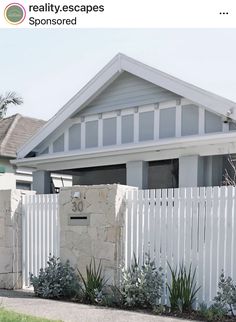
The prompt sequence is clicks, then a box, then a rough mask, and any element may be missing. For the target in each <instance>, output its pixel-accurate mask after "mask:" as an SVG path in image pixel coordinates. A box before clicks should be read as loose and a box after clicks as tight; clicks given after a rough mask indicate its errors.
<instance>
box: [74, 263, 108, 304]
mask: <svg viewBox="0 0 236 322" xmlns="http://www.w3.org/2000/svg"><path fill="white" fill-rule="evenodd" d="M102 271H103V269H102V264H101V260H100V262H99V264H98V266H96V262H95V258H94V257H93V258H92V259H91V261H90V264H89V265H87V266H86V276H85V277H83V275H82V274H81V272H80V271H79V270H78V272H79V276H80V279H81V281H82V289H81V290H82V301H83V302H86V303H90V304H102V303H103V300H104V299H103V297H104V294H103V291H104V288H105V285H106V284H107V280H106V279H105V277H104V276H103V273H102Z"/></svg>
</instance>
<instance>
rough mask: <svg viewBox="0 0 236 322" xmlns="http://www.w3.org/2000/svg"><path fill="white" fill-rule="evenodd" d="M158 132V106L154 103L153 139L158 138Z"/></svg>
mask: <svg viewBox="0 0 236 322" xmlns="http://www.w3.org/2000/svg"><path fill="white" fill-rule="evenodd" d="M159 133H160V108H159V104H156V105H155V108H154V140H155V141H157V140H159Z"/></svg>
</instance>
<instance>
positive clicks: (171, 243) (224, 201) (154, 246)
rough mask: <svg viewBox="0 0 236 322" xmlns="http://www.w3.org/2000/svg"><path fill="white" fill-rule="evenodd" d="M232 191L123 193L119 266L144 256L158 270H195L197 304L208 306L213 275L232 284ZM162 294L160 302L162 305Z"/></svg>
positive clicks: (235, 255) (235, 212)
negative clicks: (122, 259) (122, 246)
mask: <svg viewBox="0 0 236 322" xmlns="http://www.w3.org/2000/svg"><path fill="white" fill-rule="evenodd" d="M235 201H236V188H235V187H207V188H179V189H163V190H140V191H135V190H134V191H129V192H128V193H127V210H126V226H125V231H126V232H125V236H126V237H125V238H126V240H125V265H126V267H127V266H128V265H130V263H131V261H132V258H133V254H136V257H138V258H139V260H140V261H142V260H143V259H144V257H145V253H149V254H150V256H151V258H152V259H155V262H156V265H157V266H158V267H159V266H160V267H162V269H163V273H164V275H165V276H167V281H169V282H170V279H171V277H170V271H169V268H168V264H167V263H170V265H171V266H172V267H173V268H175V267H178V265H179V264H181V263H184V264H185V265H186V267H187V268H188V267H189V266H190V264H191V265H192V268H193V269H194V268H196V282H197V285H198V286H201V288H200V290H199V292H198V303H201V302H202V301H204V302H206V303H208V304H210V303H211V301H212V299H213V298H214V296H215V295H216V292H217V285H218V279H219V275H220V273H221V271H222V269H223V270H224V272H225V274H226V275H230V276H231V277H232V278H233V279H234V280H235V279H236V206H235ZM167 299H168V297H167V289H166V288H165V290H164V295H163V303H167Z"/></svg>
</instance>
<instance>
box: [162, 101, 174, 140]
mask: <svg viewBox="0 0 236 322" xmlns="http://www.w3.org/2000/svg"><path fill="white" fill-rule="evenodd" d="M175 118H176V108H175V107H171V108H164V109H161V110H160V138H161V139H164V138H171V137H175Z"/></svg>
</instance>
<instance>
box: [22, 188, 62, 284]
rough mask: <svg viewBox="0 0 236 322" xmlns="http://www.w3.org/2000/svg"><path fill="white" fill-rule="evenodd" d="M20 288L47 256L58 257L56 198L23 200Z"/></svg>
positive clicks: (43, 263) (56, 196) (36, 197)
mask: <svg viewBox="0 0 236 322" xmlns="http://www.w3.org/2000/svg"><path fill="white" fill-rule="evenodd" d="M22 210H23V211H22V243H23V254H22V274H23V287H28V286H29V284H30V283H29V276H30V273H32V274H34V275H38V272H39V270H40V268H42V267H43V268H44V267H45V266H46V263H47V260H48V257H49V255H50V254H51V255H55V256H59V245H60V243H59V233H60V231H59V220H58V195H56V194H51V195H28V196H24V197H23V199H22Z"/></svg>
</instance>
